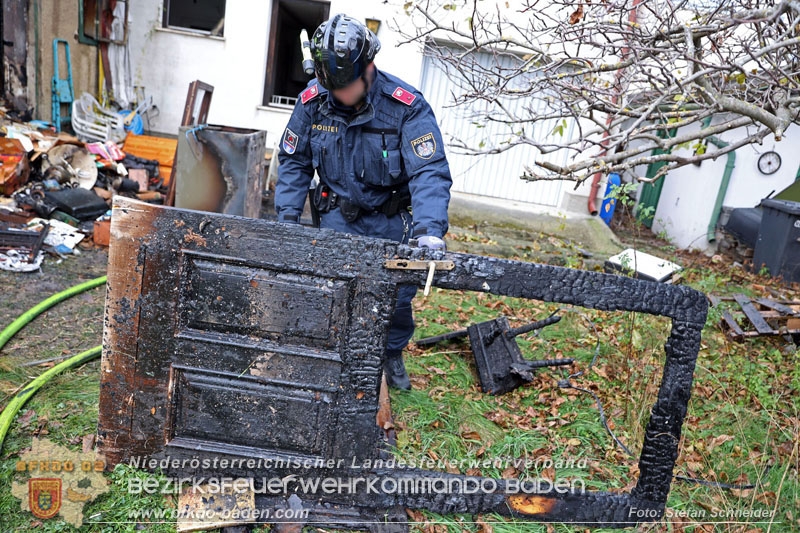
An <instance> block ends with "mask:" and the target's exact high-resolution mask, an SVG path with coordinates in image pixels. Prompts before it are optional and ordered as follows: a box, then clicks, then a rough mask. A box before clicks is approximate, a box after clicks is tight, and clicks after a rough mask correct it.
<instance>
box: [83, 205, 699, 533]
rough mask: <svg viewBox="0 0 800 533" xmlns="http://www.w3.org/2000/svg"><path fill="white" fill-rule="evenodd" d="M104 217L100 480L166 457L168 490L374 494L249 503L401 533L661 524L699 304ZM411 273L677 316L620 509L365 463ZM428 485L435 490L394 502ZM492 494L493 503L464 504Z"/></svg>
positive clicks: (653, 289) (193, 225)
mask: <svg viewBox="0 0 800 533" xmlns="http://www.w3.org/2000/svg"><path fill="white" fill-rule="evenodd" d="M113 209H114V215H113V219H112V220H113V221H112V227H111V236H112V242H111V248H110V256H109V269H108V285H107V287H108V288H107V296H106V308H105V328H104V332H103V359H102V370H101V373H102V382H101V392H100V417H99V438H100V448H101V451H102V453H103V454H104V455H105V457H106V459H107V463H108V464H109V465H114V464H117V463H119V462H123V461H125V462H127V461H129V460H130V459H131V458H135V457H150V458H152V459H155V460H160V459H164V458H169V459H170V461H169V462H168V464H167V465H166V469H165V472H166V473H167V474H168V475H172V476H204V477H209V476H214V477H234V478H236V477H242V478H254V479H261V478H267V479H273V478H278V479H295V480H297V479H298V478H304V477H314V478H324V477H331V478H337V477H338V478H341V479H353V478H361V479H368V480H372V481H373V482H375V483H377V485H372V486H377V487H378V488H379V489H380V490H368V489H367V488H366V487H365V485H364V484H361V485H357V486H355V487H353V488H354V489H355V490H351V491H347V490H345V491H340V492H335V493H333V494H326V493H324V492H323V490H322V489H321V488H320V486H318V487H317V490H316V491H315V490H306V491H295V492H289V493H281V492H280V491H278V492H277V493H272V492H270V491H265V492H263V493H261V492H259V493H257V494H256V497H255V505H256V507H257V508H258V509H259V510H261V509H275V508H280V507H286V506H287V505H288V503H287V502H288V498H289V497H290V496H292V497H294V496H295V495H296V496H299V497H300V499H301V500H302V507H303V509H306V510H308V512H309V515H308V522H309V523H311V522H314V523H316V524H317V525H319V526H320V527H324V526H323V524H327V525H329V526H330V525H336V524H339V525H346V526H347V527H351V528H352V527H354V526H355V525H361V526H362V527H365V528H367V527H368V528H371V529H384V530H391V529H393V528H394V529H397V528H400V529H403V527H404V525H403V524H402V523H401V522H402V520H403V516H404V513H403V512H402V510H403V508H412V509H427V510H430V511H433V512H437V513H443V514H450V513H473V514H475V513H499V514H501V515H505V516H513V517H519V518H522V519H528V520H539V521H555V522H571V523H580V524H587V525H593V526H611V527H621V526H627V525H633V524H635V523H638V522H643V521H652V520H656V519H658V518H659V517H660V516H661V515H662V513H663V511H664V506H665V503H666V500H667V494H668V492H669V489H670V482H671V480H672V475H673V474H672V471H673V467H674V466H675V461H676V459H677V457H678V442H679V441H680V436H681V426H682V424H683V419H684V416H685V415H686V409H687V402H688V400H689V395H690V390H691V385H692V376H693V372H694V366H695V361H696V359H697V353H698V349H699V346H700V333H701V330H702V328H703V325H704V323H705V320H706V312H707V301H706V298H705V296H704V295H703V294H702V293H700V292H697V291H695V290H693V289H690V288H688V287H683V286H669V285H664V284H658V283H652V282H647V281H641V280H635V279H631V278H627V277H620V276H613V275H608V274H603V273H598V272H586V271H580V270H574V269H569V268H561V267H554V266H548V265H540V264H534V263H525V262H519V261H511V260H506V259H499V258H495V257H481V256H476V255H469V254H461V253H450V252H443V251H431V250H429V249H425V248H423V249H420V248H416V247H411V246H408V245H403V244H399V243H397V242H392V241H388V240H383V239H371V238H364V237H358V236H353V235H347V234H344V233H336V232H333V231H331V230H318V229H314V228H306V227H302V226H299V225H291V224H281V223H274V222H268V221H266V220H260V219H247V218H241V217H235V216H229V215H220V214H214V213H207V212H200V211H185V210H181V209H176V208H169V207H162V206H155V205H151V204H146V203H143V202H139V201H136V200H131V199H127V198H122V197H116V198H115V199H114V207H113ZM398 259H400V260H403V261H399V262H398ZM417 261H420V262H421V264H423V265H430V262H431V261H433V263H434V266H435V267H436V269H435V270H434V279H433V285H435V286H437V287H440V288H446V289H459V290H470V291H481V292H487V293H491V294H497V295H505V296H510V297H519V298H528V299H536V300H541V301H545V302H558V303H563V304H573V305H579V306H583V307H588V308H594V309H602V310H608V311H615V310H617V311H622V310H628V311H637V312H643V313H650V314H654V315H662V316H666V317H669V318H671V319H672V327H671V331H670V334H669V338H668V339H667V340H666V344H665V352H666V359H665V366H664V370H663V378H662V382H661V388H660V390H659V393H658V397H657V399H656V401H655V404H654V405H653V407H652V411H651V413H650V418H649V421H648V423H647V427H646V430H645V433H644V439H643V442H642V448H641V449H642V451H641V456H640V458H639V473H640V474H639V478H638V480H637V483H636V485H635V487H634V488H633V489H632V490H631V491H630V492H629V493H612V492H592V491H585V492H584V491H577V490H576V491H566V490H556V489H554V488H552V487H551V488H550V489H547V488H541V487H536V486H535V485H534V483H532V482H525V483H521V484H517V483H516V482H517V480H499V479H498V480H493V479H487V478H480V477H474V476H466V475H458V474H450V473H445V472H433V471H428V470H421V469H416V468H400V467H395V468H390V467H389V466H387V465H386V463H384V464H383V465H380V464H379V463H377V462H376V461H378V460H379V459H380V458H381V457H384V456H385V455H383V454H385V449H384V444H383V437H382V434H383V430H382V428H379V427H378V426H377V424H376V423H375V420H376V413H377V411H378V399H379V385H380V381H381V373H382V365H381V358H382V357H383V355H384V349H383V347H384V346H385V342H386V336H387V330H388V326H389V321H390V319H391V315H392V311H393V309H392V307H393V302H394V296H395V295H396V292H397V286H398V284H401V283H414V284H417V285H418V286H423V285H424V284H425V280H426V278H427V275H428V272H427V270H426V269H419V268H414V265H416V264H417ZM404 264H405V266H403V265H404ZM192 459H198V461H197V462H196V463H193V462H191V460H192ZM206 459H207V460H208V461H205V460H206ZM220 459H227V460H229V462H228V465H227V468H226V467H222V466H221V465H220V464H219V463H218V462H217V460H220ZM231 459H238V460H240V461H241V460H242V459H245V460H246V459H253V460H256V461H257V463H256V465H255V466H252V465H251V464H245V463H238V464H237V463H233V464H231V462H230V460H231ZM182 460H186V461H187V462H185V463H183V464H181V463H180V461H182ZM176 462H178V465H177V466H176ZM354 465H355V466H354ZM292 475H293V476H297V477H296V478H286V476H292ZM426 480H428V481H429V483H430V487H432V490H433V492H434V493H431V491H430V490H423V491H421V492H420V491H414V490H399V487H406V488H407V487H408V486H409V483H411V484H416V485H414V486H416V487H419V486H420V483H423V488H424V487H425V485H424V483H425V482H426ZM489 482H493V483H495V485H494V487H493V488H492V490H479V491H463V490H458V488H459V485H460V486H461V487H464V486H467V487H473V488H474V487H475V485H474V483H483V485H482V487H484V488H486V487H492V484H491V483H489ZM293 483H294V482H293ZM392 486H394V487H395V488H396V489H398V490H391V487H392ZM289 489H290V491H291V490H292V489H291V486H290V487H289ZM295 503H296V500H295ZM383 521H387V522H392V521H396V522H397V523H393V524H380V522H383Z"/></svg>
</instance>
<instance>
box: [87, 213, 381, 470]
mask: <svg viewBox="0 0 800 533" xmlns="http://www.w3.org/2000/svg"><path fill="white" fill-rule="evenodd" d="M173 213H180V216H174V215H173ZM188 213H191V215H188ZM187 216H188V217H189V218H186V217H187ZM245 220H247V219H227V218H223V219H221V218H219V217H214V216H209V215H208V214H204V213H201V212H189V211H179V210H175V211H167V210H158V209H153V208H152V207H150V206H148V205H147V204H140V203H130V202H124V201H122V200H120V201H119V202H118V205H117V207H116V208H115V219H114V221H115V223H114V230H113V233H114V248H113V249H112V253H111V255H110V260H109V282H108V285H109V293H108V299H109V300H108V302H109V304H108V307H107V313H106V326H107V327H106V328H105V334H104V346H106V353H105V356H104V358H103V385H102V387H103V405H102V407H101V410H102V413H103V414H102V417H101V420H100V426H101V431H108V430H113V431H114V437H113V439H111V440H108V439H107V440H106V446H105V452H106V453H107V454H109V460H110V461H112V462H114V463H116V462H118V461H120V460H124V459H126V458H128V457H132V456H145V455H152V454H154V453H157V452H163V453H165V454H168V453H172V454H174V453H175V452H177V451H179V450H192V451H198V450H202V451H204V452H214V453H220V454H229V455H232V456H238V457H248V458H259V457H261V458H265V457H283V458H294V459H302V460H306V459H312V460H322V459H327V458H330V457H345V456H347V457H350V456H354V457H358V458H364V456H365V454H366V455H368V456H370V457H371V456H373V455H374V453H375V452H376V450H375V449H374V447H375V442H376V440H375V438H376V435H377V431H378V428H377V427H376V425H375V414H376V410H377V402H376V399H377V395H378V388H379V379H380V365H381V355H382V354H381V352H382V345H383V343H384V342H385V341H384V339H385V323H386V322H387V321H388V320H389V317H390V315H391V311H392V309H391V305H392V301H391V299H390V298H386V295H387V294H390V293H391V292H392V291H393V290H395V287H394V285H393V284H391V283H389V282H388V281H385V280H373V279H368V278H365V277H359V276H358V272H357V271H356V270H354V269H350V270H348V269H331V268H329V267H328V264H327V261H326V257H327V256H329V255H338V254H340V253H341V252H342V251H343V250H341V249H328V248H325V247H323V246H321V247H320V248H321V249H320V250H318V253H315V254H309V253H307V252H306V246H304V245H303V243H300V242H298V243H296V246H294V247H293V246H292V244H291V239H289V240H286V236H281V238H280V239H276V237H277V236H276V235H271V234H269V233H259V232H258V230H257V228H253V227H251V226H250V225H249V224H247V223H246V222H245ZM279 246H280V248H281V250H278V247H279ZM284 246H286V247H287V248H286V249H292V248H294V249H296V250H297V251H298V253H297V254H296V255H294V254H286V253H285V251H283V250H284V248H283V247H284ZM375 252H377V253H378V254H380V250H376V251H375ZM132 391H135V394H131V392H132Z"/></svg>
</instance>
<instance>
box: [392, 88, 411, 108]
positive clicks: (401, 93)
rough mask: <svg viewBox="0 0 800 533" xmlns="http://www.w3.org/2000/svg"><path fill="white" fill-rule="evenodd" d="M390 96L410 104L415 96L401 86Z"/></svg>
mask: <svg viewBox="0 0 800 533" xmlns="http://www.w3.org/2000/svg"><path fill="white" fill-rule="evenodd" d="M392 98H394V99H395V100H399V101H401V102H403V103H404V104H406V105H411V104H412V103H413V102H414V100H415V99H416V98H417V97H416V96H414V95H413V94H411V92H410V91H406V90H405V89H403V88H402V87H398V88H397V89H395V90H394V92H393V93H392Z"/></svg>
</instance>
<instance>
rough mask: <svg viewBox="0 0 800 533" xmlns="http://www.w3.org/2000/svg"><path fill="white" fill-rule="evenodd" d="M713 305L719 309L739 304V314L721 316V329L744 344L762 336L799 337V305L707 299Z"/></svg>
mask: <svg viewBox="0 0 800 533" xmlns="http://www.w3.org/2000/svg"><path fill="white" fill-rule="evenodd" d="M708 299H709V301H710V302H711V305H713V306H714V307H718V306H719V304H720V303H722V302H724V301H728V302H730V301H733V302H736V303H737V304H739V309H740V312H736V311H734V312H733V313H731V312H730V311H727V310H726V311H723V312H722V319H721V320H720V326H721V327H722V329H723V331H725V332H726V334H727V335H728V336H729V337H730V338H731V339H733V340H735V341H738V342H742V341H744V340H745V339H748V338H751V337H760V336H762V335H775V336H777V335H780V336H784V335H800V301H797V300H786V299H782V300H769V299H767V298H757V299H755V300H752V299H750V298H749V297H747V296H745V295H744V294H741V293H739V294H734V295H733V296H722V297H720V296H714V295H713V294H712V295H709V296H708Z"/></svg>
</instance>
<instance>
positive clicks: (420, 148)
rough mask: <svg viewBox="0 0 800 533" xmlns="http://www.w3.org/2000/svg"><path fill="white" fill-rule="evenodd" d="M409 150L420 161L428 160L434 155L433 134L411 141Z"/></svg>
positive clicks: (434, 142) (434, 141)
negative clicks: (411, 150) (410, 149)
mask: <svg viewBox="0 0 800 533" xmlns="http://www.w3.org/2000/svg"><path fill="white" fill-rule="evenodd" d="M411 148H412V149H413V150H414V153H415V154H416V156H417V157H419V158H420V159H430V158H431V157H433V154H435V153H436V138H435V137H434V136H433V132H430V133H426V134H425V135H423V136H422V137H417V138H416V139H414V140H413V141H411Z"/></svg>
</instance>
